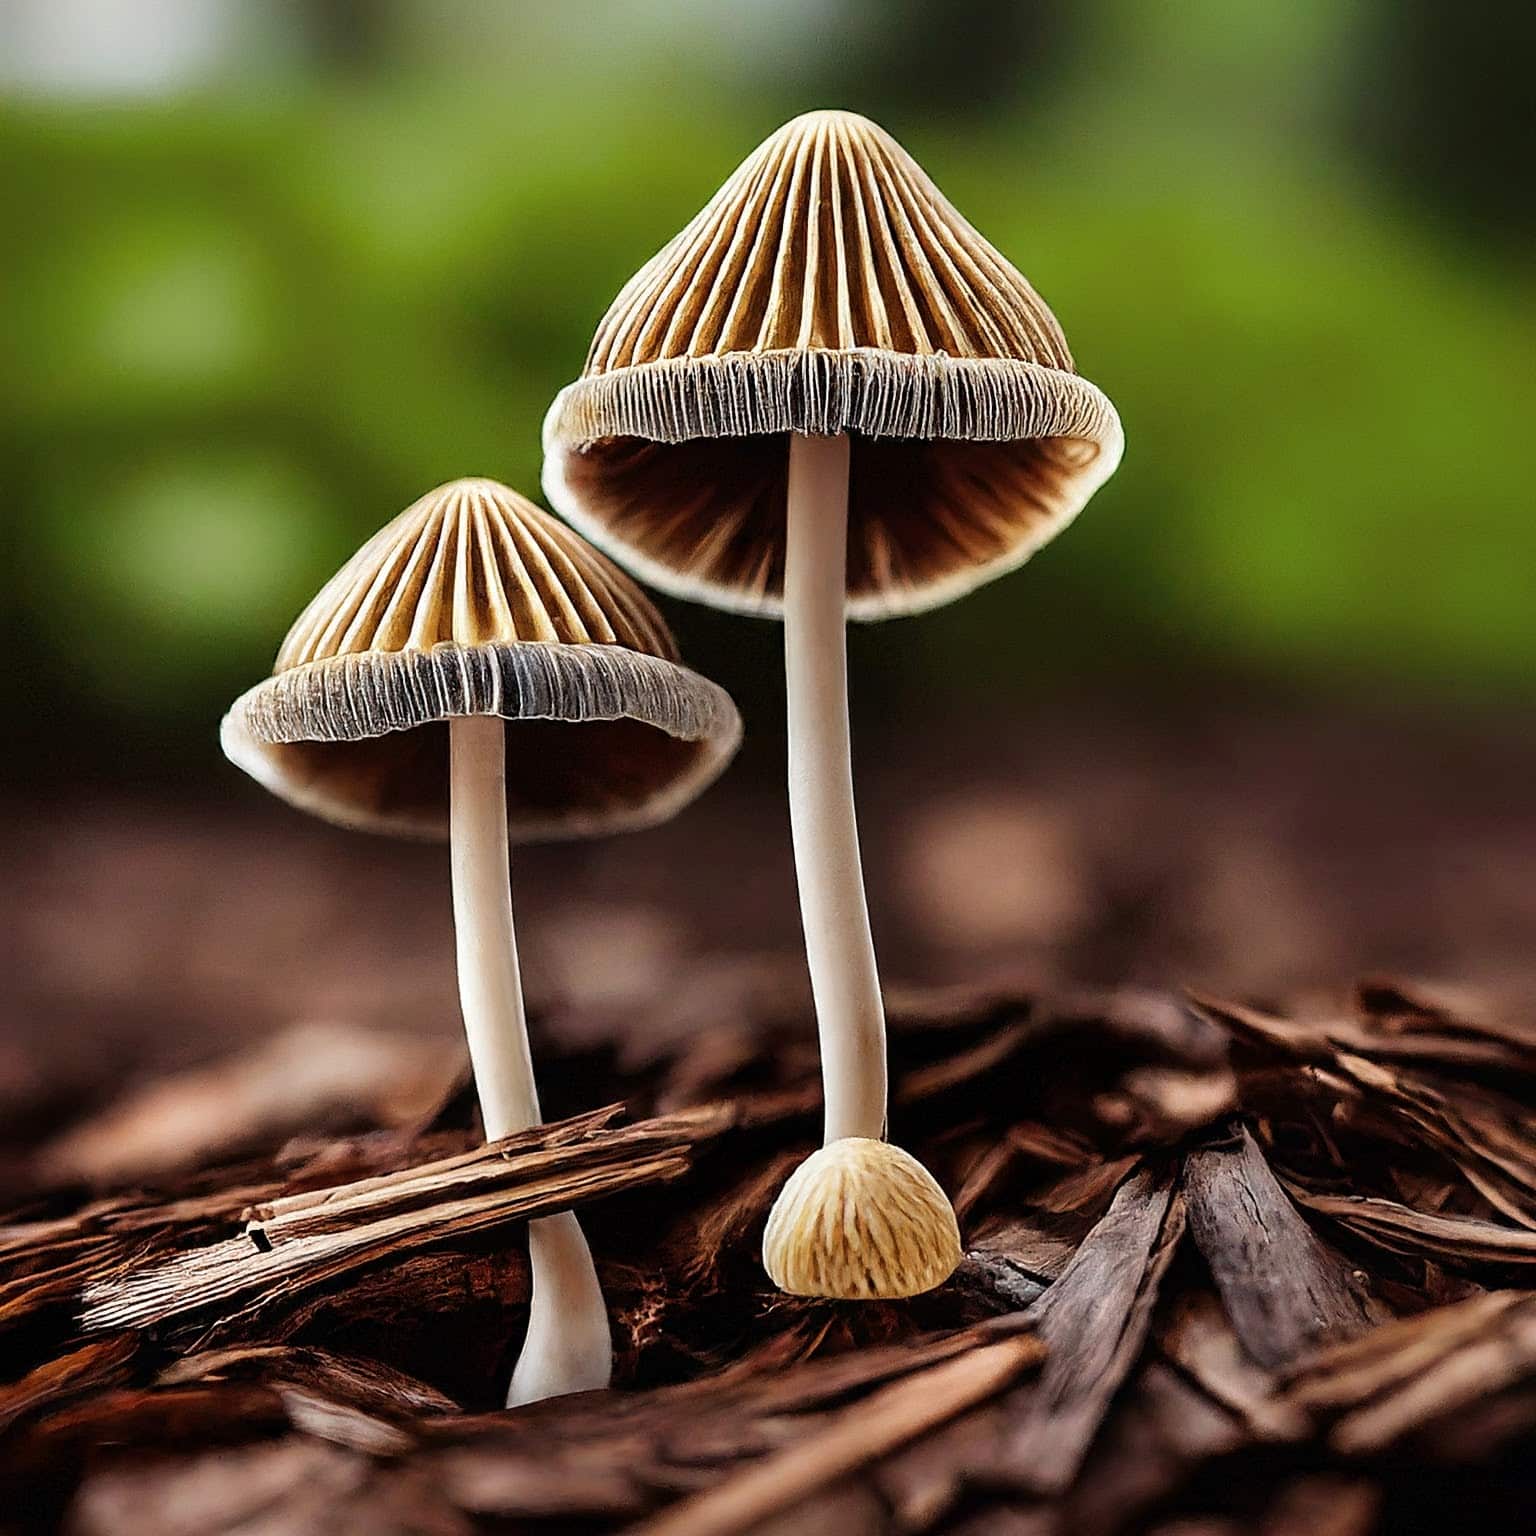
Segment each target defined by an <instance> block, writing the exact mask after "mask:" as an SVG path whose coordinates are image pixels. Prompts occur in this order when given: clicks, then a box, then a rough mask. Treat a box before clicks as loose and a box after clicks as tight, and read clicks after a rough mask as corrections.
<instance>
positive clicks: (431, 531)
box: [220, 480, 741, 840]
mask: <svg viewBox="0 0 1536 1536" xmlns="http://www.w3.org/2000/svg"><path fill="white" fill-rule="evenodd" d="M463 715H496V716H500V717H501V718H502V719H504V720H506V721H507V722H508V727H507V754H506V773H507V810H508V820H509V826H510V829H511V833H512V835H513V836H514V837H515V838H521V839H524V840H527V839H534V838H546V837H575V836H582V835H586V834H592V833H598V832H607V831H617V830H621V829H624V828H629V827H637V826H645V825H648V824H650V823H653V822H656V821H661V820H664V819H665V818H666V817H667V816H669V815H671V814H672V813H673V812H674V811H675V810H677V809H679V808H680V807H681V806H682V805H684V804H686V803H687V802H688V801H689V800H691V799H692V798H693V797H694V796H695V795H697V794H698V793H699V792H700V791H701V790H702V789H703V788H704V787H705V786H706V785H708V784H709V783H710V782H711V781H712V780H713V779H714V778H715V777H716V776H717V775H718V774H719V772H720V771H721V769H722V768H723V767H724V766H725V764H726V763H727V762H728V761H729V760H730V758H731V756H732V754H733V753H734V752H735V750H736V747H737V745H738V743H739V741H740V738H741V721H740V718H739V716H738V715H737V713H736V708H735V705H734V704H732V702H731V700H730V697H729V695H727V694H726V692H725V691H724V690H723V689H722V688H719V687H717V686H716V685H715V684H714V683H712V682H710V681H708V679H706V678H703V677H700V676H699V675H698V674H697V673H695V672H691V671H689V670H688V668H686V667H684V666H682V665H681V664H680V663H679V661H678V659H677V649H676V646H675V645H674V643H673V640H672V636H671V634H670V633H669V632H668V630H667V626H666V623H665V621H664V620H663V619H662V617H661V615H660V614H659V613H657V611H656V610H655V608H654V607H652V605H651V604H650V602H649V601H648V600H647V599H646V597H645V596H644V594H643V593H642V592H641V591H640V589H639V588H638V587H636V586H635V584H634V583H633V582H632V581H631V580H630V579H629V578H628V577H627V576H626V575H625V574H624V573H623V572H622V571H620V570H619V569H618V568H617V567H616V566H615V565H613V563H612V562H611V561H609V560H607V559H606V558H604V557H603V556H602V555H600V554H598V552H597V551H596V550H594V549H592V548H591V547H590V546H589V545H587V544H586V543H585V542H584V541H583V540H582V539H581V538H579V537H578V536H577V535H576V534H574V533H572V532H571V530H570V529H568V528H566V527H565V526H564V525H563V524H561V523H560V522H558V521H557V520H556V519H555V518H552V517H550V516H549V514H548V513H546V512H543V511H541V510H540V509H539V508H538V507H536V506H534V505H533V504H532V503H531V502H529V501H526V500H524V498H523V497H521V496H519V495H517V494H516V492H514V491H511V490H509V489H508V488H507V487H506V486H504V485H499V484H497V483H496V482H495V481H494V480H456V481H454V482H453V483H452V484H449V485H444V486H440V487H439V488H438V489H437V490H435V491H431V492H429V493H428V494H427V495H425V496H423V497H422V498H421V500H420V501H418V502H416V503H415V504H414V505H413V506H411V507H409V508H407V510H406V511H404V512H402V513H401V514H400V516H399V517H397V518H396V519H395V520H394V521H393V522H391V523H390V524H389V525H388V526H387V527H385V528H383V529H381V530H380V531H379V532H378V533H377V534H375V535H374V536H373V538H371V539H370V540H369V541H368V542H367V543H366V544H365V545H364V546H363V547H362V548H361V549H360V550H359V551H358V552H357V553H356V554H355V555H354V556H353V557H352V558H351V559H350V560H349V561H348V562H347V563H346V564H345V565H344V566H343V567H342V568H341V570H340V571H338V572H337V573H336V575H335V576H333V577H332V578H331V580H330V581H329V582H327V583H326V585H325V586H324V587H323V588H322V589H321V591H320V593H319V595H318V596H317V597H316V598H315V599H314V601H313V602H312V603H310V605H309V606H308V607H307V608H306V609H305V610H304V612H303V613H301V614H300V615H299V617H298V619H297V621H296V622H295V623H294V625H293V628H292V629H291V630H289V632H288V636H287V638H286V639H285V640H284V641H283V644H282V647H281V649H280V650H279V651H278V655H277V662H276V666H275V668H274V671H273V675H272V676H271V677H270V678H268V679H267V680H266V681H265V682H263V683H260V684H258V685H257V686H256V687H255V688H252V689H251V690H250V691H249V692H247V693H245V694H243V695H242V696H241V697H240V698H239V699H237V700H236V701H235V703H234V705H233V707H232V708H231V709H230V711H229V713H228V715H226V716H225V718H224V723H223V726H222V729H221V732H220V737H221V740H222V743H223V746H224V751H225V754H226V755H227V756H228V757H229V758H230V759H231V761H233V762H234V763H236V764H238V766H240V767H241V768H243V769H245V771H246V772H247V773H249V774H250V775H251V776H252V777H253V778H255V779H258V780H259V781H260V782H261V783H262V784H264V785H265V786H266V787H267V788H268V789H270V790H271V791H272V792H273V793H274V794H276V795H279V796H280V797H282V798H283V799H285V800H288V801H290V802H292V803H293V804H294V805H297V806H300V807H301V808H303V809H305V810H309V811H312V812H314V813H315V814H316V815H319V816H323V817H325V818H326V819H327V820H330V821H336V822H340V823H343V824H345V825H349V826H360V827H366V828H370V829H373V830H377V831H385V832H397V833H407V834H428V835H430V834H441V833H444V832H446V830H447V824H448V728H447V724H446V722H447V721H449V720H450V719H452V718H454V717H455V716H463Z"/></svg>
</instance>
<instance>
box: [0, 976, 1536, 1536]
mask: <svg viewBox="0 0 1536 1536" xmlns="http://www.w3.org/2000/svg"><path fill="white" fill-rule="evenodd" d="M892 1004H893V1006H892V1051H893V1058H894V1072H893V1086H894V1101H893V1111H892V1133H893V1136H894V1137H895V1139H897V1140H899V1141H901V1142H902V1143H903V1144H905V1145H907V1146H909V1147H911V1148H912V1149H913V1150H914V1151H916V1152H918V1153H919V1154H920V1155H921V1156H922V1157H923V1159H924V1160H925V1161H926V1162H927V1163H928V1165H929V1166H930V1167H931V1168H933V1170H934V1171H935V1173H936V1174H937V1175H938V1176H939V1177H940V1179H941V1180H942V1181H943V1182H944V1184H945V1185H946V1187H947V1188H948V1189H949V1190H950V1191H951V1192H952V1193H953V1194H954V1196H955V1199H956V1204H957V1207H958V1209H959V1212H960V1215H961V1222H962V1228H963V1231H964V1235H965V1240H966V1244H967V1255H966V1258H965V1260H964V1263H963V1264H962V1267H961V1269H960V1271H959V1272H958V1273H957V1275H956V1276H955V1277H954V1279H953V1280H952V1281H951V1282H950V1283H949V1284H947V1285H946V1286H944V1287H943V1288H942V1289H941V1290H939V1291H937V1292H935V1293H933V1294H931V1295H929V1296H925V1297H921V1298H918V1299H916V1300H913V1301H911V1302H905V1303H899V1304H897V1303H891V1304H851V1303H820V1302H810V1301H804V1300H797V1299H792V1298H786V1297H783V1296H779V1295H777V1294H776V1293H774V1292H773V1290H772V1288H771V1287H770V1286H769V1285H768V1283H767V1282H766V1280H765V1278H764V1277H763V1275H762V1273H761V1270H760V1267H759V1263H758V1252H757V1247H758V1241H759V1237H760V1234H761V1227H762V1222H763V1219H764V1217H765V1215H766V1211H767V1207H768V1205H769V1203H770V1202H771V1199H772V1197H773V1195H774V1193H775V1191H776V1189H777V1187H778V1184H779V1183H780V1182H781V1181H782V1179H783V1177H784V1175H785V1174H786V1172H787V1171H788V1169H789V1168H790V1167H792V1166H793V1164H794V1162H795V1161H796V1160H797V1159H798V1158H799V1157H800V1156H802V1155H803V1154H804V1153H805V1152H806V1151H807V1150H808V1149H809V1148H810V1146H811V1145H812V1143H813V1140H814V1137H815V1134H816V1119H817V1109H818V1102H819V1096H818V1088H817V1081H816V1067H815V1052H814V1043H813V1039H812V1037H811V1035H810V1033H809V1030H808V1027H807V1021H806V1020H805V1018H804V1017H803V1015H802V1013H801V1012H800V1010H799V1008H798V1005H797V1006H795V1007H781V1008H778V1009H775V1008H774V1007H773V1006H765V1007H763V1008H761V1009H758V1010H756V1011H753V1010H751V1009H747V1008H745V1007H743V1008H741V1009H740V1010H739V1011H738V1012H736V1013H734V1014H733V1015H732V1016H731V1017H730V1018H728V1019H722V1020H721V1021H720V1022H719V1025H718V1027H717V1028H714V1029H712V1030H709V1031H708V1032H706V1033H702V1034H700V1033H697V1032H691V1033H690V1034H688V1035H687V1036H674V1037H673V1038H671V1039H668V1038H667V1037H666V1036H665V1035H664V1034H660V1033H654V1032H653V1033H652V1034H650V1035H648V1036H647V1038H646V1039H645V1040H644V1041H642V1042H635V1041H623V1042H618V1043H616V1042H615V1041H614V1040H613V1039H594V1038H592V1036H591V1032H590V1030H589V1029H588V1028H587V1027H586V1026H583V1029H582V1031H581V1032H580V1033H579V1034H577V1033H575V1032H573V1031H572V1030H571V1029H569V1028H567V1027H566V1025H565V1024H564V1023H563V1021H562V1019H561V1017H560V1016H559V1015H558V1014H555V1015H552V1016H551V1017H549V1018H547V1019H546V1020H545V1021H544V1024H543V1027H542V1031H541V1033H542V1039H541V1041H540V1043H539V1050H538V1055H539V1057H540V1060H541V1063H544V1064H546V1065H547V1067H548V1070H549V1072H550V1073H551V1074H552V1076H553V1077H554V1078H555V1079H556V1080H557V1081H560V1082H563V1083H565V1084H567V1085H570V1084H575V1083H580V1084H581V1085H582V1086H583V1088H584V1090H585V1093H586V1102H589V1103H593V1104H600V1103H605V1102H608V1101H612V1100H616V1099H622V1100H623V1104H622V1106H620V1105H617V1104H615V1105H614V1106H613V1107H611V1108H607V1109H600V1110H595V1111H593V1112H592V1113H589V1114H586V1115H584V1116H581V1117H578V1118H576V1119H572V1120H566V1121H562V1122H559V1123H557V1124H554V1125H551V1126H548V1127H545V1128H544V1129H542V1130H541V1131H539V1132H537V1133H533V1134H530V1135H527V1136H523V1137H519V1138H514V1139H513V1140H512V1141H509V1142H506V1143H503V1144H500V1145H499V1146H497V1147H495V1148H491V1149H481V1148H479V1147H478V1145H477V1135H476V1130H475V1126H474V1123H473V1116H472V1109H471V1104H472V1100H471V1097H470V1095H469V1094H468V1092H467V1090H466V1088H465V1086H464V1085H463V1084H462V1083H456V1082H454V1081H452V1080H451V1079H452V1076H453V1067H454V1057H453V1055H452V1053H448V1058H447V1064H446V1066H445V1063H444V1060H443V1059H442V1058H443V1056H444V1053H443V1052H442V1051H440V1050H439V1051H432V1052H425V1053H424V1052H423V1051H422V1050H421V1048H420V1046H419V1044H418V1043H412V1042H411V1041H410V1037H408V1036H402V1037H378V1036H375V1035H369V1034H367V1032H362V1031H355V1030H348V1029H347V1028H345V1027H343V1026H340V1025H337V1026H333V1027H329V1028H326V1029H317V1028H314V1027H311V1028H308V1029H305V1030H298V1031H294V1032H292V1034H291V1035H288V1036H282V1037H279V1038H278V1039H276V1040H274V1041H268V1042H265V1043H262V1044H260V1045H258V1046H255V1047H252V1048H248V1049H245V1050H244V1051H242V1052H240V1053H238V1054H235V1055H233V1056H229V1057H226V1058H224V1059H221V1060H215V1061H212V1062H204V1063H203V1064H202V1065H200V1066H198V1067H197V1068H195V1069H187V1070H184V1071H181V1072H178V1073H174V1074H172V1075H170V1076H160V1077H158V1078H157V1079H156V1080H155V1081H154V1082H153V1083H151V1084H148V1085H145V1086H142V1087H139V1088H130V1089H128V1090H127V1091H126V1093H124V1094H121V1095H119V1096H117V1097H116V1098H111V1097H109V1098H108V1100H107V1102H105V1104H100V1105H90V1104H87V1103H85V1102H84V1101H82V1105H81V1108H80V1111H79V1114H78V1115H77V1116H76V1117H75V1118H73V1119H72V1120H70V1121H69V1123H66V1124H64V1125H60V1126H57V1127H56V1128H55V1129H54V1131H53V1133H52V1135H51V1136H49V1137H48V1138H47V1139H46V1140H45V1141H44V1142H43V1143H42V1144H41V1145H40V1146H33V1147H30V1148H28V1149H26V1150H24V1151H21V1152H18V1153H17V1155H16V1157H15V1158H14V1159H13V1160H12V1163H11V1165H10V1166H9V1167H8V1169H7V1170H6V1172H5V1175H4V1178H5V1189H6V1203H7V1205H8V1207H9V1210H8V1213H7V1214H6V1216H5V1217H4V1223H3V1225H0V1352H3V1360H4V1370H3V1377H4V1385H3V1386H0V1486H3V1487H5V1488H6V1489H7V1491H8V1497H7V1499H6V1500H5V1502H4V1505H3V1507H0V1522H3V1523H5V1524H8V1525H9V1526H11V1527H13V1528H15V1529H17V1530H47V1529H55V1528H59V1527H60V1526H62V1527H63V1528H65V1529H67V1530H69V1531H71V1532H77V1533H109V1532H110V1533H135V1532H140V1531H142V1532H145V1533H149V1532H154V1533H156V1536H179V1533H183V1532H185V1533H188V1536H190V1533H194V1532H198V1533H203V1532H225V1531H228V1532H234V1531H240V1532H247V1533H250V1532H260V1533H263V1536H267V1533H278V1532H295V1533H298V1532H306V1533H307V1532H329V1531H336V1532H342V1531H348V1532H350V1531H367V1532H379V1533H388V1532H443V1533H458V1532H468V1531H479V1530H490V1531H530V1532H536V1531H546V1530H547V1531H550V1532H557V1531H558V1532H573V1531H607V1530H616V1529H628V1528H631V1527H633V1528H637V1529H642V1530H647V1531H653V1532H675V1533H686V1536H703V1533H708V1532H744V1531H748V1530H751V1531H769V1530H777V1531H794V1532H819V1531H836V1532H837V1533H838V1536H855V1533H862V1532H886V1531H891V1532H927V1531H950V1532H976V1533H980V1532H1003V1533H1013V1532H1020V1533H1023V1532H1041V1533H1050V1532H1061V1533H1063V1536H1066V1533H1072V1536H1095V1533H1101V1532H1102V1533H1105V1536H1108V1533H1113V1532H1130V1531H1136V1532H1141V1531H1148V1532H1151V1531H1156V1532H1163V1533H1167V1536H1172V1533H1173V1532H1175V1531H1177V1532H1180V1533H1185V1536H1188V1533H1191V1532H1196V1531H1198V1532H1201V1533H1212V1536H1217V1533H1226V1532H1239V1531H1258V1532H1261V1533H1264V1536H1289V1533H1292V1532H1296V1533H1304V1536H1354V1533H1367V1532H1373V1531H1392V1532H1398V1531H1403V1532H1413V1531H1437V1532H1444V1531H1451V1530H1461V1529H1476V1530H1479V1531H1486V1532H1503V1531H1509V1532H1516V1531H1524V1530H1528V1529H1529V1528H1530V1526H1531V1524H1532V1516H1533V1512H1536V1461H1533V1454H1536V1288H1532V1289H1526V1287H1529V1286H1531V1285H1532V1281H1533V1280H1536V1009H1526V1010H1522V1009H1521V1008H1520V1007H1519V1006H1515V1005H1510V1004H1507V1003H1504V1002H1501V1001H1500V1000H1499V999H1497V998H1494V997H1492V996H1478V995H1458V994H1453V993H1449V992H1445V991H1441V990H1437V989H1433V988H1428V987H1422V986H1415V985H1411V984H1408V983H1406V982H1402V981H1398V980H1389V979H1378V980H1373V981H1370V982H1368V983H1366V984H1364V985H1362V986H1360V987H1359V988H1358V989H1357V990H1356V992H1355V993H1354V994H1353V996H1352V997H1351V998H1349V999H1348V1000H1341V1001H1338V1002H1336V1003H1332V1004H1330V1003H1328V1002H1327V1001H1318V1000H1313V1001H1310V1002H1308V1003H1306V1004H1305V1005H1296V1006H1293V1007H1288V1008H1280V1007H1278V1006H1276V1007H1272V1008H1269V1009H1257V1008H1253V1007H1250V1006H1246V1005H1242V1004H1238V1003H1235V1002H1231V1001H1226V1000H1221V999H1217V998H1214V997H1205V996H1198V997H1188V998H1186V997H1182V996H1177V995H1174V994H1170V993H1165V992H1157V991H1110V992H1098V993H1094V992H1085V993H1081V994H1061V995H1048V994H1044V993H1037V992H1029V991H1025V990H1021V989H1013V988H1002V987H1000V988H998V989H996V990H993V991H988V992H975V991H964V992H956V991H927V992H920V993H913V994H911V995H908V996H900V995H897V996H894V997H893V999H892ZM391 1052H395V1053H397V1054H395V1055H393V1056H392V1055H391V1054H390V1053H391ZM348 1083H352V1084H361V1085H362V1086H361V1087H360V1088H359V1091H358V1093H357V1095H356V1097H355V1098H352V1099H349V1098H348V1095H347V1093H346V1092H345V1085H346V1084H348ZM338 1105H345V1112H344V1115H343V1116H342V1119H341V1120H338V1114H339V1113H341V1111H339V1110H338ZM210 1148H212V1149H213V1151H212V1152H210V1150H209V1149H210ZM572 1204H574V1205H575V1206H576V1208H577V1209H579V1210H580V1211H581V1213H582V1217H583V1222H584V1224H585V1225H586V1227H587V1229H588V1231H589V1233H590V1235H591V1238H592V1242H593V1247H594V1250H595V1251H596V1253H597V1256H598V1261H599V1267H600V1270H601V1272H602V1278H603V1281H604V1284H605V1287H606V1289H607V1293H608V1296H609V1298H610V1304H611V1308H612V1313H613V1317H614V1326H615V1340H616V1344H617V1346H618V1374H617V1379H616V1384H615V1390H613V1391H611V1392H608V1393H603V1394H588V1395H585V1396H582V1397H575V1398H567V1399H561V1400H556V1401H552V1402H548V1403H544V1404H541V1405H538V1406H536V1407H534V1408H531V1409H526V1410H523V1411H520V1412H518V1413H515V1414H508V1413H504V1412H500V1411H498V1394H499V1392H500V1390H501V1389H502V1387H503V1384H504V1382H505V1379H506V1377H507V1374H508V1372H509V1370H510V1363H511V1360H512V1358H513V1357H514V1355H515V1352H516V1348H517V1344H518V1341H519V1336H520V1331H521V1327H522V1319H523V1309H524V1306H525V1302H526V1289H527V1272H526V1264H525V1262H524V1259H523V1256H522V1253H521V1250H520V1241H521V1233H522V1230H523V1223H524V1221H525V1220H526V1218H527V1217H529V1216H530V1215H535V1214H538V1213H540V1212H544V1211H549V1210H555V1209H561V1208H564V1207H566V1206H568V1205H572Z"/></svg>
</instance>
